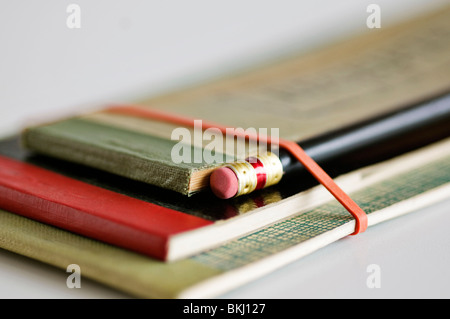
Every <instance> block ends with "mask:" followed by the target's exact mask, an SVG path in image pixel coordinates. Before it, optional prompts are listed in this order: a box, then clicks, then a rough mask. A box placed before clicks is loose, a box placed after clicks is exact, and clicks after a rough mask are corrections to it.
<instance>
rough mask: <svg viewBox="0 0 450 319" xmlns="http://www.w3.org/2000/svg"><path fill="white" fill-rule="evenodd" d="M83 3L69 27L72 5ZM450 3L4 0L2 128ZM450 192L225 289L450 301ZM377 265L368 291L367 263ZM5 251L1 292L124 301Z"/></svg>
mask: <svg viewBox="0 0 450 319" xmlns="http://www.w3.org/2000/svg"><path fill="white" fill-rule="evenodd" d="M70 3H76V4H78V5H79V6H80V9H81V28H80V29H69V28H68V27H67V25H66V19H67V17H68V15H69V13H67V12H66V8H67V6H68V5H69V4H70ZM370 3H376V4H378V5H379V6H380V8H381V18H382V20H381V21H382V27H386V26H387V25H389V24H390V23H393V22H395V21H399V20H402V19H406V18H408V17H409V16H412V15H414V14H417V13H420V12H424V11H426V10H432V9H433V8H435V7H438V6H440V5H443V4H447V3H448V0H444V1H437V0H433V1H430V0H422V1H419V0H398V1H395V3H393V1H389V0H383V1H381V0H379V1H376V2H375V1H365V0H364V1H361V0H345V1H344V0H341V1H339V2H338V1H333V0H326V1H325V0H322V1H294V0H293V1H284V0H283V1H261V0H259V1H256V0H255V1H253V0H252V1H245V2H243V1H234V0H228V1H208V0H203V1H198V0H191V1H165V2H162V1H125V0H123V1H106V0H102V1H94V2H93V1H76V0H73V1H60V0H54V1H31V0H30V1H13V0H11V1H3V2H2V10H1V11H0V48H1V50H0V135H5V134H10V133H14V132H17V130H19V129H20V128H22V127H23V126H24V125H27V124H29V123H34V122H35V121H39V120H40V119H46V118H48V117H49V116H59V115H61V114H67V113H71V112H74V111H77V110H80V108H89V106H90V105H92V104H96V103H99V102H110V101H114V102H117V101H118V100H120V99H128V98H130V97H131V98H132V97H136V96H146V95H150V94H157V93H159V92H164V91H166V90H170V89H173V88H175V87H177V86H180V85H184V84H186V83H190V82H195V81H197V80H201V79H207V78H208V77H210V76H211V75H214V74H220V73H221V72H224V71H226V70H230V69H238V68H239V66H240V65H247V64H248V62H249V61H253V62H254V61H256V60H260V61H264V60H265V59H266V58H268V57H270V56H273V55H274V54H277V53H280V52H285V51H289V50H290V49H292V48H299V49H304V50H305V51H307V50H309V49H311V48H314V47H317V46H320V45H323V44H325V43H327V42H330V41H335V40H337V39H340V38H343V37H346V36H348V35H350V34H353V33H359V32H364V31H367V26H366V18H367V16H368V13H367V12H366V8H367V6H368V4H370ZM449 226H450V199H449V200H446V201H444V202H441V203H438V204H436V205H433V206H431V207H428V208H425V209H421V210H419V211H417V212H414V213H411V214H408V215H406V216H403V217H400V218H397V219H395V220H391V221H388V222H386V223H383V224H380V225H376V226H374V227H371V228H369V229H368V230H367V231H366V232H365V233H363V234H360V235H358V236H355V237H348V238H345V239H342V240H340V241H338V242H335V243H333V244H331V245H329V246H327V247H325V248H322V249H321V250H319V251H317V252H315V253H313V254H311V255H309V256H306V257H304V258H302V259H301V260H298V261H296V262H294V263H291V264H289V265H287V266H285V267H283V268H281V269H279V270H277V271H275V272H273V273H271V274H270V275H267V276H265V277H263V278H261V279H259V280H256V281H254V282H252V283H250V284H246V285H244V286H242V287H240V288H239V289H236V290H234V291H231V292H229V293H227V294H225V295H223V296H220V297H222V298H449V297H450V273H449V271H448V269H450V250H449V248H450V234H449V231H448V229H449ZM371 264H376V265H378V266H379V269H380V279H381V281H380V282H381V287H380V288H368V286H367V284H366V280H367V277H368V276H369V275H370V274H369V273H368V272H367V267H368V266H369V265H371ZM67 275H68V274H67V273H66V272H65V271H64V270H60V269H56V268H54V267H51V266H48V265H45V264H42V263H40V262H37V261H34V260H31V259H28V258H26V257H23V256H19V255H16V254H13V253H11V252H8V251H4V250H0V298H127V297H129V296H127V295H125V294H122V293H121V292H118V291H115V290H112V289H109V288H107V287H104V286H102V285H99V284H97V283H95V282H92V281H89V280H87V279H84V278H82V287H81V288H80V289H68V288H67V286H66V279H67Z"/></svg>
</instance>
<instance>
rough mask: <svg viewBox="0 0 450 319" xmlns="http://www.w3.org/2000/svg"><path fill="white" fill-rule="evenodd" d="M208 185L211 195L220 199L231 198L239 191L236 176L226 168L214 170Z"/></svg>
mask: <svg viewBox="0 0 450 319" xmlns="http://www.w3.org/2000/svg"><path fill="white" fill-rule="evenodd" d="M209 184H210V186H211V190H212V191H213V193H214V194H215V195H216V196H217V197H219V198H222V199H227V198H231V197H233V196H234V195H236V193H237V191H238V189H239V183H238V179H237V177H236V174H235V173H234V172H233V170H232V169H231V168H228V167H221V168H218V169H216V170H214V171H213V172H212V174H211V176H210V179H209Z"/></svg>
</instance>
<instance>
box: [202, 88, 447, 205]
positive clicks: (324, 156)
mask: <svg viewBox="0 0 450 319" xmlns="http://www.w3.org/2000/svg"><path fill="white" fill-rule="evenodd" d="M448 135H450V91H449V90H447V91H445V92H443V93H440V94H438V95H436V96H433V97H431V98H427V99H424V100H422V101H419V102H416V103H414V104H412V105H409V106H406V107H403V108H401V109H399V110H397V111H395V112H391V113H388V114H384V115H382V116H378V117H376V118H373V119H370V120H367V121H364V122H360V123H358V124H355V125H352V126H349V127H346V128H343V129H341V130H338V131H333V132H330V133H328V134H326V135H322V136H318V137H316V138H314V139H310V140H307V141H303V142H300V143H298V144H299V145H301V146H302V148H303V149H304V150H305V152H306V153H307V154H308V155H309V156H310V157H311V158H312V159H313V160H315V161H316V162H317V163H319V164H321V165H323V164H328V163H332V162H333V161H335V162H339V161H341V162H342V160H343V159H344V158H345V161H346V165H350V166H352V165H356V163H351V162H352V161H355V162H356V161H360V162H361V158H364V157H366V162H367V157H370V156H373V155H371V154H376V153H377V152H380V151H381V150H386V149H388V150H390V152H392V154H399V153H400V152H402V151H405V150H408V149H410V148H411V147H412V145H424V144H426V143H428V142H430V141H432V140H434V139H436V138H437V137H436V136H438V138H442V137H443V136H448ZM349 155H350V156H349ZM250 162H251V163H250ZM369 162H370V159H369ZM302 171H304V167H303V166H302V164H300V163H299V162H298V161H296V160H295V159H294V158H293V157H292V156H291V155H290V154H289V152H287V151H285V150H284V149H280V150H279V154H278V156H277V155H276V154H274V153H266V154H261V155H258V156H256V157H253V158H252V161H250V159H247V160H246V161H239V162H234V163H228V164H226V165H225V166H222V167H220V168H218V169H216V170H215V171H213V173H212V174H211V176H210V187H211V190H212V191H213V193H214V194H215V195H216V196H217V197H219V198H222V199H228V198H232V197H236V196H241V195H244V194H248V193H251V192H253V191H255V190H258V189H261V188H266V187H269V186H272V185H275V184H277V183H278V182H279V181H280V180H281V177H282V176H285V175H293V174H296V173H299V172H302Z"/></svg>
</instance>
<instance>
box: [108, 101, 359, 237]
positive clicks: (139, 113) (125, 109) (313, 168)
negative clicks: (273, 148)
mask: <svg viewBox="0 0 450 319" xmlns="http://www.w3.org/2000/svg"><path fill="white" fill-rule="evenodd" d="M104 111H106V112H109V113H116V114H123V115H127V116H134V117H141V118H147V119H151V120H158V121H163V122H168V123H171V124H177V125H181V126H187V127H194V119H191V118H189V117H184V116H181V115H175V114H170V113H166V112H162V111H158V110H153V109H150V108H144V107H140V106H135V105H124V106H114V107H110V108H108V109H105V110H104ZM209 128H211V129H218V130H220V131H221V132H222V133H223V134H226V133H228V134H229V131H227V127H225V126H223V125H220V124H217V123H212V122H208V121H203V120H202V129H203V130H205V129H209ZM229 129H230V128H229V127H228V130H229ZM247 133H248V132H240V131H235V132H234V134H235V136H238V137H243V138H245V139H246V140H255V141H258V142H265V143H267V144H278V145H279V146H280V147H282V148H284V149H285V150H287V151H288V152H290V153H291V154H292V155H293V156H294V157H295V158H296V159H297V160H298V161H299V162H300V163H301V164H302V165H303V166H304V167H305V168H306V169H307V170H308V171H309V172H310V173H311V174H312V175H313V176H314V178H316V179H317V181H318V182H319V183H321V184H322V185H323V186H324V187H325V188H326V189H327V190H328V191H329V192H330V193H331V194H332V195H333V196H334V197H335V198H336V199H337V200H338V201H339V202H340V203H341V204H342V205H343V206H344V207H345V209H347V211H348V212H349V213H350V214H351V215H352V216H353V217H354V218H355V221H356V225H355V231H354V232H353V233H352V235H356V234H359V233H362V232H364V231H365V230H366V229H367V226H368V219H367V215H366V213H365V212H364V211H363V210H362V209H361V208H360V207H359V206H358V204H356V203H355V202H354V201H353V200H352V199H351V198H350V196H349V195H347V194H346V193H345V192H344V191H343V190H342V189H341V188H340V187H339V186H338V185H337V184H336V183H335V182H334V181H333V179H332V178H331V177H330V176H329V175H328V174H327V173H326V172H325V171H324V170H323V169H322V168H321V167H320V166H319V165H318V164H317V163H316V162H315V161H314V160H313V159H312V158H311V157H310V156H309V155H308V154H306V152H305V151H304V150H303V149H302V148H301V147H300V146H299V145H298V144H297V143H295V142H292V141H288V140H284V139H278V140H277V141H275V142H272V140H271V138H270V137H267V136H262V135H258V134H247Z"/></svg>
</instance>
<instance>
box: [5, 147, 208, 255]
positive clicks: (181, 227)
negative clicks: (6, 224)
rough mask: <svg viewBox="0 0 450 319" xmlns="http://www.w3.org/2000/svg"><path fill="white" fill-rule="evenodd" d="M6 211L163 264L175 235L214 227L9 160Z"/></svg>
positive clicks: (204, 222)
mask: <svg viewBox="0 0 450 319" xmlns="http://www.w3.org/2000/svg"><path fill="white" fill-rule="evenodd" d="M0 207H1V208H3V209H6V210H8V211H11V212H14V213H16V214H18V215H22V216H25V217H28V218H31V219H34V220H37V221H40V222H44V223H47V224H50V225H53V226H56V227H59V228H63V229H65V230H68V231H71V232H74V233H78V234H80V235H84V236H87V237H90V238H93V239H97V240H100V241H103V242H106V243H109V244H112V245H116V246H119V247H123V248H126V249H130V250H133V251H136V252H139V253H142V254H145V255H147V256H151V257H154V258H157V259H161V260H165V259H166V257H167V254H168V249H169V248H170V247H169V240H170V237H171V236H172V235H174V234H177V233H180V232H183V231H188V230H192V229H195V228H199V227H203V226H206V225H208V224H211V223H212V222H211V221H207V220H204V219H202V218H199V217H196V216H191V215H188V214H185V213H182V212H178V211H176V210H172V209H169V208H166V207H162V206H159V205H156V204H152V203H148V202H145V201H141V200H138V199H135V198H132V197H128V196H125V195H122V194H119V193H115V192H112V191H109V190H106V189H103V188H100V187H96V186H93V185H90V184H87V183H84V182H81V181H78V180H75V179H72V178H69V177H66V176H63V175H60V174H57V173H54V172H52V171H49V170H45V169H42V168H39V167H37V166H34V165H30V164H27V163H24V162H20V161H16V160H12V159H10V158H7V157H3V156H0Z"/></svg>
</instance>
